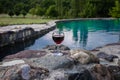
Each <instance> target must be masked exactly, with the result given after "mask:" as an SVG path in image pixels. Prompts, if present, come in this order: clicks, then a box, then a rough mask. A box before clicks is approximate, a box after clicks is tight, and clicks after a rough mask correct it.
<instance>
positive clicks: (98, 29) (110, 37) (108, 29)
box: [0, 20, 120, 57]
mask: <svg viewBox="0 0 120 80" xmlns="http://www.w3.org/2000/svg"><path fill="white" fill-rule="evenodd" d="M56 26H57V29H58V30H61V31H63V32H64V33H65V39H64V41H63V42H62V44H63V45H66V46H68V47H70V48H71V49H75V48H80V49H87V50H92V49H94V48H96V47H100V46H104V45H106V44H111V43H117V42H120V21H119V20H77V21H62V22H58V23H57V25H56ZM52 32H53V31H51V32H49V33H48V34H46V35H44V36H43V37H40V38H37V39H33V40H30V41H27V42H23V43H19V44H16V45H12V46H11V45H10V46H7V47H5V48H1V49H0V53H1V54H0V56H3V57H4V56H5V55H9V54H14V53H17V52H19V51H22V50H39V49H42V48H43V47H45V46H47V45H53V44H55V43H54V42H53V40H52Z"/></svg>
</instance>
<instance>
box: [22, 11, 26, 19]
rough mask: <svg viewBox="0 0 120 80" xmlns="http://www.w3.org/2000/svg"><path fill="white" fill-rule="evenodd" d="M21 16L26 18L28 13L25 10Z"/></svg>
mask: <svg viewBox="0 0 120 80" xmlns="http://www.w3.org/2000/svg"><path fill="white" fill-rule="evenodd" d="M21 14H22V15H23V17H24V18H25V16H26V15H27V12H26V11H25V10H22V11H21Z"/></svg>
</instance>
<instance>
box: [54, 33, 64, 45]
mask: <svg viewBox="0 0 120 80" xmlns="http://www.w3.org/2000/svg"><path fill="white" fill-rule="evenodd" d="M53 40H54V42H55V43H56V44H60V43H61V42H62V41H63V40H64V36H63V35H54V36H53Z"/></svg>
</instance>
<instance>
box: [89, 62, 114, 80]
mask: <svg viewBox="0 0 120 80" xmlns="http://www.w3.org/2000/svg"><path fill="white" fill-rule="evenodd" d="M90 72H91V74H92V76H93V78H94V80H114V78H113V77H112V75H111V73H110V71H109V69H108V68H107V67H106V66H104V65H101V64H96V65H94V66H93V67H92V68H91V69H90Z"/></svg>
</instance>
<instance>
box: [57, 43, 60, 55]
mask: <svg viewBox="0 0 120 80" xmlns="http://www.w3.org/2000/svg"><path fill="white" fill-rule="evenodd" d="M59 52H60V50H59V44H57V53H59Z"/></svg>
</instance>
